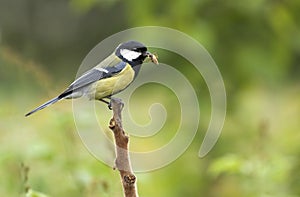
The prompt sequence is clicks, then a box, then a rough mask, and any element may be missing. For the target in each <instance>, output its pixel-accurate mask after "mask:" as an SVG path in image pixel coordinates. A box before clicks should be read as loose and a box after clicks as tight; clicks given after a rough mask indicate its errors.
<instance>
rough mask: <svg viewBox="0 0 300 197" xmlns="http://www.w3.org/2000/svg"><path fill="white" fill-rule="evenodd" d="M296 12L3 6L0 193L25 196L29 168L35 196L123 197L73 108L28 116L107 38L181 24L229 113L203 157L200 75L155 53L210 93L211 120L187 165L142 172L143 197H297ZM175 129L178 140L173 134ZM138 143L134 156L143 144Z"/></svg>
mask: <svg viewBox="0 0 300 197" xmlns="http://www.w3.org/2000/svg"><path fill="white" fill-rule="evenodd" d="M299 10H300V1H297V0H289V1H287V0H283V1H271V0H252V1H249V0H247V1H241V2H239V1H233V0H229V1H220V0H212V1H211V0H201V1H196V0H185V1H170V0H167V1H164V2H162V1H158V0H152V1H136V0H129V1H120V0H70V1H67V0H52V1H46V0H1V1H0V44H1V45H0V82H1V83H0V88H1V92H0V101H1V110H0V131H1V132H0V136H1V137H0V155H1V157H0V168H1V170H0V177H1V178H0V196H17V195H19V194H20V193H22V194H23V193H24V189H23V186H24V185H23V184H24V183H23V182H22V177H21V175H20V171H21V169H20V163H22V162H24V163H26V165H28V166H29V168H30V172H29V174H28V184H29V185H30V187H31V188H32V190H29V192H28V193H27V196H28V195H29V196H30V195H31V196H43V194H47V195H49V196H74V197H76V196H88V197H89V196H99V195H100V194H101V195H100V196H121V191H122V189H121V185H120V184H119V177H118V173H117V172H115V171H113V170H112V169H110V168H109V167H107V166H105V165H104V164H102V163H100V162H98V161H97V160H96V159H94V158H93V157H92V156H91V155H90V154H88V151H87V150H86V149H85V148H84V146H83V144H82V142H81V141H80V138H79V137H78V135H77V134H75V133H76V128H75V125H74V122H73V117H72V114H71V104H70V102H63V103H59V104H57V105H56V106H53V107H52V109H49V110H47V111H45V112H41V113H40V114H38V115H37V116H32V117H30V118H26V119H25V118H24V117H23V115H24V113H25V112H27V111H28V110H29V109H31V108H30V107H32V106H35V105H36V104H37V103H41V102H43V101H45V100H47V99H48V98H50V97H52V96H54V95H56V94H57V93H58V92H60V91H61V90H63V88H64V87H65V86H67V85H68V84H69V83H70V82H71V81H72V80H73V79H74V76H75V74H76V71H77V69H78V66H79V65H80V63H81V61H82V59H83V58H84V57H85V55H86V54H87V53H88V52H89V51H90V50H91V49H92V48H93V47H94V46H95V45H96V44H97V43H98V42H100V41H101V40H103V39H104V38H106V37H107V36H110V35H111V34H113V33H116V32H119V31H121V30H124V29H126V28H130V27H135V26H145V25H159V26H166V27H171V28H175V29H178V30H180V31H183V32H185V33H187V34H189V35H191V36H192V37H193V38H195V39H196V40H198V41H199V42H200V43H201V44H203V46H204V47H205V48H206V49H207V50H208V51H209V52H210V54H211V55H212V57H213V58H214V60H215V61H216V63H217V65H218V66H219V69H220V71H221V73H222V75H223V77H224V82H225V86H226V89H227V96H228V98H227V99H228V106H227V107H228V111H227V117H226V122H225V125H224V129H223V133H222V135H221V138H220V139H219V141H218V143H217V145H216V146H215V147H214V149H213V150H212V151H211V152H210V153H209V155H208V156H206V157H205V158H203V159H199V158H198V157H197V154H198V150H199V147H200V145H201V141H202V139H203V135H204V133H203V132H204V131H205V129H206V127H207V124H208V122H209V115H210V114H209V113H210V109H209V104H208V103H209V94H208V91H207V89H206V87H205V84H204V82H203V80H202V79H201V77H199V76H196V75H195V74H194V70H193V69H189V68H188V67H184V70H183V69H182V68H183V67H182V66H181V65H180V64H184V65H185V64H187V62H185V61H184V60H181V59H178V58H174V56H173V54H172V53H166V52H164V51H160V50H157V52H158V54H159V56H162V55H163V56H164V59H166V60H167V61H168V63H169V64H170V65H175V67H176V68H178V69H179V70H181V71H182V72H183V73H184V74H185V75H186V76H191V77H190V80H191V82H192V83H193V85H194V86H195V87H200V88H201V90H202V89H203V91H201V94H200V92H197V94H198V96H199V101H200V106H201V112H202V114H201V117H202V118H203V120H202V122H201V124H200V128H199V132H198V133H197V135H196V137H195V140H194V141H193V143H192V144H191V146H190V147H189V149H188V150H187V151H186V152H185V153H184V154H183V155H182V156H181V157H180V158H179V159H177V160H176V161H175V162H173V163H172V164H171V165H169V166H167V167H165V168H163V169H159V170H156V171H153V172H148V173H141V174H138V175H137V176H138V187H139V193H140V196H164V197H165V196H173V197H176V196H178V197H181V196H211V197H218V196H222V197H226V196H228V197H232V196H245V197H247V196H249V197H250V196H251V197H252V196H264V197H267V196H272V197H282V196H284V197H294V196H300V189H299V184H300V178H299V177H300V170H299V169H300V159H299V158H300V151H299V150H300V144H299V140H300V133H299V128H300V123H299V117H300V102H299V101H300V83H299V82H300V80H299V76H300V69H299V68H300V66H299V64H300V24H299V23H300V22H299V21H300V12H299ZM164 94H168V91H167V90H166V91H165V93H164ZM164 94H163V93H162V94H161V95H164ZM141 95H142V94H141ZM158 98H159V97H158ZM136 100H138V98H137V99H136ZM164 102H168V100H167V99H165V100H164ZM176 102H177V101H176V99H171V100H170V101H169V103H168V104H167V106H168V110H171V111H170V113H172V112H173V114H177V112H178V108H175V109H174V111H172V105H173V104H174V103H176ZM169 108H171V109H169ZM137 111H138V110H137ZM169 118H171V120H170V121H172V120H173V121H174V120H177V119H178V117H176V116H174V117H173V116H171V117H169ZM108 119H109V117H107V120H105V124H106V123H107V122H108ZM103 122H104V121H103ZM166 130H170V132H168V131H164V132H166V133H167V134H161V135H162V136H166V137H167V138H169V137H170V134H173V133H172V131H171V130H172V126H167V127H166ZM135 141H137V142H136V143H137V145H136V146H134V149H138V145H139V143H140V144H141V145H143V146H145V145H146V144H145V143H141V142H138V139H136V140H135ZM156 142H157V144H155V143H156ZM161 142H162V141H159V140H152V141H151V142H149V143H148V144H147V145H148V146H149V147H155V146H158V145H160V143H161ZM141 149H146V148H145V147H142V148H141ZM36 191H39V192H41V193H39V192H36ZM30 192H31V193H30ZM42 193H43V194H42Z"/></svg>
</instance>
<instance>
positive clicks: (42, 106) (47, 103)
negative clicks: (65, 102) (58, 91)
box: [25, 96, 62, 116]
mask: <svg viewBox="0 0 300 197" xmlns="http://www.w3.org/2000/svg"><path fill="white" fill-rule="evenodd" d="M60 99H62V98H61V97H59V96H58V97H56V98H53V99H51V100H50V101H47V102H46V103H44V104H43V105H41V106H39V107H37V108H36V109H34V110H32V111H31V112H29V113H27V114H25V116H29V115H31V114H33V113H35V112H37V111H39V110H41V109H44V108H45V107H48V106H49V105H52V104H54V103H56V102H57V101H59V100H60Z"/></svg>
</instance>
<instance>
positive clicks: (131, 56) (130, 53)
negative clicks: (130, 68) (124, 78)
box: [120, 49, 142, 61]
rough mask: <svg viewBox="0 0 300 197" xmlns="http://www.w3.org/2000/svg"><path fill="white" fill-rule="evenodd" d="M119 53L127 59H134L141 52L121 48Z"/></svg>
mask: <svg viewBox="0 0 300 197" xmlns="http://www.w3.org/2000/svg"><path fill="white" fill-rule="evenodd" d="M120 53H121V55H122V56H123V57H124V58H125V59H127V60H128V61H132V60H134V59H137V58H138V57H139V56H141V55H142V53H140V52H136V51H131V50H128V49H121V50H120Z"/></svg>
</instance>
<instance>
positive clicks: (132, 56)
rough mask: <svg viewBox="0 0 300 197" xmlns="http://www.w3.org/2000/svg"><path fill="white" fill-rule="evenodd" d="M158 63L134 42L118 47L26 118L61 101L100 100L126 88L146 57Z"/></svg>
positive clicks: (138, 43)
mask: <svg viewBox="0 0 300 197" xmlns="http://www.w3.org/2000/svg"><path fill="white" fill-rule="evenodd" d="M147 57H148V58H150V59H151V61H152V62H153V63H155V64H158V61H157V58H156V56H155V55H153V54H151V53H150V52H149V51H147V47H146V46H145V45H143V44H142V43H140V42H137V41H128V42H125V43H122V44H120V45H119V46H118V47H117V48H116V49H115V51H114V52H113V53H112V54H111V55H110V56H108V57H107V58H106V59H104V60H103V61H101V62H100V63H98V64H97V65H96V66H95V67H93V68H92V69H90V70H88V71H87V72H85V73H84V74H83V75H82V76H80V77H79V78H77V79H76V80H75V81H74V82H73V83H72V84H71V85H70V86H69V87H68V88H67V89H66V90H65V91H64V92H62V93H61V94H60V95H58V96H57V97H55V98H53V99H51V100H49V101H48V102H46V103H44V104H42V105H41V106H39V107H37V108H36V109H34V110H32V111H31V112H29V113H27V114H26V115H25V116H29V115H31V114H33V113H35V112H37V111H39V110H41V109H44V108H45V107H48V106H49V105H52V104H54V103H56V102H57V101H59V100H61V99H74V98H79V97H82V96H87V97H88V98H89V99H95V100H100V101H103V102H105V103H107V104H109V102H108V101H106V100H105V99H110V97H111V96H112V95H114V94H116V93H118V92H120V91H122V90H124V89H125V88H126V87H128V86H129V84H130V83H131V82H132V81H133V80H134V79H135V77H136V76H137V74H138V72H139V70H140V67H141V65H142V64H143V62H144V60H145V59H146V58H147Z"/></svg>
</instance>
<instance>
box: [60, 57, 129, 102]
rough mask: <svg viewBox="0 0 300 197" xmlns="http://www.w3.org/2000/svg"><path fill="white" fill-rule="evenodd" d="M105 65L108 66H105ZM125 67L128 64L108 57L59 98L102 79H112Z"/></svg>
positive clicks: (77, 80) (76, 81)
mask: <svg viewBox="0 0 300 197" xmlns="http://www.w3.org/2000/svg"><path fill="white" fill-rule="evenodd" d="M103 63H106V64H105V65H104V64H103ZM125 66H126V62H123V61H121V60H120V59H119V58H117V57H116V58H115V57H108V58H107V59H105V60H104V61H103V62H101V63H100V64H98V65H97V66H95V67H94V68H92V69H91V70H89V71H87V72H86V73H84V74H83V75H82V76H81V77H79V78H78V79H76V80H75V81H74V82H73V83H72V84H71V85H70V86H69V87H68V88H67V89H66V90H65V91H64V92H63V93H62V94H61V95H59V98H64V97H66V96H68V95H70V94H71V93H73V92H74V91H76V90H79V89H81V88H83V87H86V86H88V85H90V84H91V83H94V82H96V81H98V80H100V79H104V78H108V77H111V76H113V75H115V74H117V73H119V72H121V71H122V70H123V68H124V67H125Z"/></svg>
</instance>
